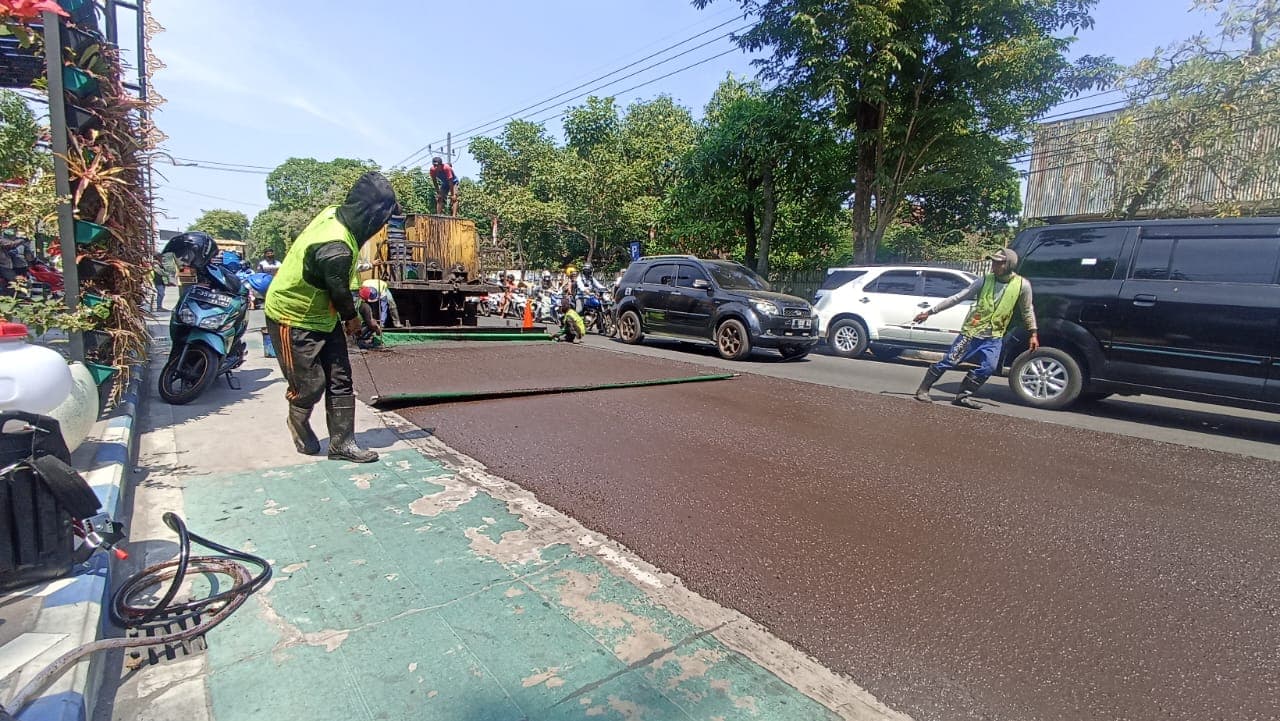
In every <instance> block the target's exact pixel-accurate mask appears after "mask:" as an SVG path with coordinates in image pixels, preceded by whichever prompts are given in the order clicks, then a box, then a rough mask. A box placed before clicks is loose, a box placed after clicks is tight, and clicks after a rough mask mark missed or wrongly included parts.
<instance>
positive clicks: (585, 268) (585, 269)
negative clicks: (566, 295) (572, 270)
mask: <svg viewBox="0 0 1280 721" xmlns="http://www.w3.org/2000/svg"><path fill="white" fill-rule="evenodd" d="M592 270H593V269H592V267H591V264H590V263H583V264H582V276H583V277H584V278H586V279H588V280H590V279H591V271H592Z"/></svg>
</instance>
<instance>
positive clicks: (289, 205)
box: [267, 158, 379, 213]
mask: <svg viewBox="0 0 1280 721" xmlns="http://www.w3.org/2000/svg"><path fill="white" fill-rule="evenodd" d="M378 169H379V168H378V165H377V164H376V163H374V162H373V161H371V160H352V159H351V158H335V159H334V160H330V161H327V162H325V161H320V160H316V159H315V158H289V159H288V160H286V161H284V162H283V163H281V164H280V165H279V166H277V167H276V169H275V170H273V171H271V173H270V174H269V175H268V176H267V199H268V200H270V201H271V207H274V208H276V209H278V210H285V211H291V210H309V211H311V212H312V213H316V212H319V210H320V208H323V207H324V206H326V205H330V204H333V203H339V202H341V201H342V199H343V198H345V197H346V194H347V192H348V191H350V190H351V186H352V185H354V184H355V182H356V180H358V179H359V178H360V176H361V175H363V174H364V173H367V172H369V171H371V170H378Z"/></svg>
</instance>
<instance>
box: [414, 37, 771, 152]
mask: <svg viewBox="0 0 1280 721" xmlns="http://www.w3.org/2000/svg"><path fill="white" fill-rule="evenodd" d="M735 22H738V18H737V17H734V18H731V19H730V20H728V21H726V22H723V23H720V24H719V25H716V26H714V27H712V28H710V29H707V30H704V31H702V32H700V33H698V34H696V35H693V36H692V37H688V38H685V39H684V40H681V41H680V42H678V43H675V44H674V45H669V46H667V47H665V48H663V49H661V50H659V51H657V52H655V53H651V54H649V55H646V56H645V57H643V58H640V59H639V60H636V61H635V62H632V63H628V64H626V65H624V66H622V67H620V68H617V69H616V70H614V71H612V72H609V73H605V74H604V75H601V76H599V77H596V78H593V79H591V80H588V81H587V82H585V83H580V84H578V85H575V86H574V87H572V88H569V89H568V90H565V91H563V92H561V93H558V94H556V95H553V96H551V97H549V98H547V99H545V100H542V101H540V102H537V103H533V104H532V105H527V106H525V107H523V108H520V109H519V110H516V111H514V112H511V113H507V114H505V115H503V116H501V117H499V118H495V119H493V120H490V121H488V122H485V123H481V124H479V125H476V126H473V127H470V128H467V129H465V130H462V131H460V132H459V133H458V134H459V135H466V134H467V133H473V132H475V131H482V130H487V129H489V128H491V127H492V126H494V125H497V124H500V123H505V122H506V121H507V120H508V119H512V118H514V116H517V115H519V114H521V113H524V112H527V111H530V110H532V111H533V112H535V113H539V112H543V111H544V110H546V108H542V109H541V110H537V109H536V108H541V107H542V106H544V105H549V104H551V103H553V102H555V101H556V100H559V99H560V98H563V97H564V96H566V95H568V94H569V93H572V92H574V91H575V90H581V89H582V88H584V87H587V86H588V85H592V84H594V83H597V82H600V81H601V80H605V79H607V78H609V77H612V76H614V75H617V74H618V73H620V72H622V71H623V70H627V69H629V68H632V67H635V66H636V65H639V64H640V63H643V62H645V61H647V60H652V59H653V58H656V57H658V56H659V55H662V54H663V53H666V52H668V51H670V50H674V49H675V48H678V47H680V46H681V45H684V44H685V43H688V42H689V41H691V40H696V39H697V38H699V37H702V36H703V35H706V34H707V33H711V32H714V31H716V30H719V29H720V28H722V27H724V26H726V25H730V24H733V23H735ZM749 27H751V24H747V25H743V26H740V27H738V28H735V29H733V30H731V31H729V32H727V33H724V34H722V35H717V36H716V37H714V38H711V39H710V40H707V41H705V42H703V43H700V44H698V45H695V46H693V47H691V48H688V49H686V50H683V51H681V52H679V53H676V54H675V55H672V56H670V57H668V58H664V59H663V60H660V61H658V62H656V63H652V64H650V65H646V66H645V67H643V68H640V69H639V70H636V71H634V72H631V73H628V74H627V75H624V76H622V77H620V78H616V79H614V80H611V81H610V82H608V83H605V84H603V85H600V86H598V87H596V88H594V89H593V90H591V91H589V92H595V91H596V90H600V89H603V88H606V87H609V86H610V85H614V84H616V83H620V82H622V81H623V80H626V79H628V78H632V77H635V76H636V75H639V74H640V73H642V72H644V71H645V70H650V69H652V68H655V67H658V66H659V65H665V64H666V63H669V62H671V61H672V60H675V59H676V58H679V57H683V56H685V55H688V54H689V53H691V52H693V51H695V50H698V49H701V48H704V47H706V46H707V45H710V44H712V43H714V42H717V41H720V40H723V39H725V38H727V37H730V36H732V35H733V34H734V33H737V32H740V31H742V30H745V29H747V28H749ZM734 49H735V50H736V49H737V48H734ZM664 77H666V76H664ZM580 97H582V95H577V96H574V98H570V99H569V100H574V99H576V98H580ZM565 102H568V101H565ZM481 134H483V133H481ZM468 137H474V136H468ZM440 142H443V141H442V140H437V141H434V142H433V143H428V144H427V145H424V146H422V147H421V148H418V149H417V150H415V151H413V152H412V153H410V154H409V155H407V156H405V158H404V159H402V160H401V161H400V162H398V163H396V164H395V167H403V166H405V165H406V164H408V163H409V162H411V161H413V160H416V159H418V157H419V156H421V155H422V154H423V151H426V150H427V149H428V148H430V147H431V146H432V145H435V144H439V143H440Z"/></svg>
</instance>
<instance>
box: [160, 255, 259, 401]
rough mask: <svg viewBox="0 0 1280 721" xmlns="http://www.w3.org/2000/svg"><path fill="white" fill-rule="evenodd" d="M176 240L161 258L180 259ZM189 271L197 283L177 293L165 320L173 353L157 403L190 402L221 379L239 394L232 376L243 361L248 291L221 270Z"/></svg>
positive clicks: (219, 267)
mask: <svg viewBox="0 0 1280 721" xmlns="http://www.w3.org/2000/svg"><path fill="white" fill-rule="evenodd" d="M180 237H181V236H179V238H180ZM177 240H178V239H177V238H175V239H174V241H170V243H169V245H167V246H165V250H164V252H165V253H171V252H172V253H175V254H176V255H178V257H179V258H182V257H183V256H182V255H181V254H180V253H181V250H182V249H181V248H173V249H171V246H173V245H174V243H175V241H177ZM192 269H193V270H195V272H196V282H195V283H193V284H192V285H190V286H189V287H187V289H186V290H185V291H184V292H183V293H182V296H181V297H180V298H179V299H178V303H177V305H176V306H175V307H174V311H173V315H172V316H171V317H170V319H169V337H170V339H171V340H172V341H173V349H172V350H170V352H169V360H168V361H167V362H166V363H165V364H164V368H163V369H162V370H161V371H160V382H159V391H160V397H161V398H163V399H164V400H165V401H166V402H168V403H171V404H173V405H184V404H186V403H190V402H191V401H193V400H195V399H196V398H198V397H199V396H200V394H201V393H204V391H205V390H206V389H208V387H209V386H210V385H212V384H213V381H214V379H215V378H217V377H218V376H221V375H225V376H226V377H227V385H228V386H230V387H231V388H232V389H238V385H237V384H236V383H235V382H234V379H233V378H232V377H231V371H233V370H235V369H236V368H239V367H240V366H241V365H242V364H243V363H244V361H245V358H246V357H247V355H248V348H247V346H246V345H245V342H244V334H245V331H246V330H247V329H248V325H249V321H248V314H249V288H248V287H247V286H246V285H245V284H243V283H241V282H240V279H239V278H237V277H236V276H235V275H234V274H233V273H232V272H231V271H229V270H228V269H226V268H225V267H223V266H222V265H220V264H215V263H210V264H208V265H204V264H203V263H198V264H197V265H196V266H193V267H192Z"/></svg>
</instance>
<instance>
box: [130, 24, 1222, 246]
mask: <svg viewBox="0 0 1280 721" xmlns="http://www.w3.org/2000/svg"><path fill="white" fill-rule="evenodd" d="M1189 5H1190V0H1100V2H1099V3H1098V6H1097V8H1096V10H1095V12H1094V17H1095V19H1096V21H1097V25H1096V26H1095V28H1094V29H1093V30H1090V31H1084V32H1083V33H1082V34H1081V37H1080V40H1079V42H1078V43H1077V44H1076V51H1077V52H1080V53H1093V54H1109V55H1112V56H1114V57H1115V58H1116V59H1117V60H1119V61H1121V62H1132V61H1134V60H1136V59H1138V58H1140V57H1142V56H1144V55H1147V54H1149V53H1150V52H1151V51H1152V50H1153V49H1154V48H1155V47H1156V46H1158V45H1168V44H1170V43H1173V42H1176V41H1178V40H1181V39H1182V38H1185V37H1187V36H1189V35H1191V34H1194V33H1195V32H1198V31H1201V30H1209V29H1211V26H1212V22H1213V19H1212V17H1211V16H1208V15H1205V14H1201V13H1195V14H1192V13H1188V12H1187V9H1188V7H1189ZM736 9H737V3H734V2H729V1H727V0H721V1H720V2H718V3H713V4H712V5H711V6H709V7H708V8H707V9H706V10H702V11H699V10H697V9H695V8H694V7H693V6H692V5H691V4H690V3H689V2H688V1H687V0H543V1H541V2H528V1H527V0H488V1H486V0H472V1H471V2H447V3H446V2H439V1H438V0H360V1H353V0H348V1H347V2H336V1H335V0H313V1H310V2H302V1H301V0H281V1H278V2H277V1H272V2H264V1H263V0H218V1H217V2H204V1H201V0H152V13H153V15H154V16H155V18H156V20H157V21H158V22H159V23H160V24H161V25H163V26H164V27H165V28H166V32H164V33H161V34H159V35H157V36H156V37H155V39H154V41H153V44H152V49H153V52H154V53H155V55H156V56H157V57H158V58H159V59H160V60H161V61H162V62H163V63H165V65H166V66H167V67H165V68H164V69H162V70H159V71H158V72H157V73H156V74H155V78H154V88H155V89H156V90H157V91H158V92H159V93H160V94H161V95H162V96H164V97H165V98H166V100H167V102H166V103H165V104H164V105H163V106H162V107H161V109H160V111H159V113H158V115H157V122H158V124H159V126H160V129H161V130H162V131H163V132H164V133H166V134H167V135H168V136H169V139H168V141H167V142H166V143H165V147H164V150H166V151H167V152H168V153H170V154H171V155H172V156H174V157H175V158H177V159H180V160H178V162H180V163H187V162H191V161H197V162H200V163H201V165H202V166H203V167H190V166H187V167H174V166H172V165H169V164H168V162H167V160H159V161H157V165H156V170H157V171H158V172H159V173H162V174H163V175H164V177H163V178H161V177H159V176H157V184H158V187H157V195H158V196H159V197H160V198H161V200H160V202H159V203H158V205H159V207H160V208H162V210H163V212H164V213H165V214H166V216H162V217H161V218H160V227H162V228H186V226H187V225H188V224H190V223H191V222H193V221H194V220H195V219H196V218H197V217H198V216H199V215H200V213H201V212H202V210H205V209H212V208H228V209H233V210H240V211H243V212H245V213H246V214H247V215H248V216H249V217H250V219H252V218H253V215H254V214H255V213H257V212H258V211H259V210H261V209H262V208H265V207H266V205H267V197H266V191H265V185H264V180H265V175H264V174H263V173H265V172H266V170H260V169H259V168H258V167H246V166H260V167H261V168H265V169H270V168H272V167H275V166H276V165H278V164H279V163H281V162H283V161H284V160H286V159H287V158H289V157H291V156H298V157H315V158H318V159H321V160H329V159H332V158H334V157H353V158H370V159H373V160H375V161H377V162H378V163H380V164H382V165H384V166H389V165H391V164H393V163H398V162H400V161H401V160H403V159H405V158H406V157H407V156H409V155H410V154H411V153H413V152H414V151H416V150H418V149H419V148H420V147H421V146H424V145H427V144H428V143H432V142H435V141H440V140H443V139H444V137H445V134H446V133H447V132H453V133H454V134H455V137H456V138H459V139H460V140H461V139H462V138H461V131H463V130H465V129H467V128H471V127H473V126H477V125H480V124H482V123H485V122H487V121H491V120H495V119H500V118H504V117H508V116H510V115H511V113H513V112H515V111H517V110H519V109H521V108H524V107H526V106H529V105H531V104H534V103H537V102H539V101H541V100H543V99H546V98H549V97H551V96H554V95H556V94H557V93H560V92H561V91H565V90H568V89H569V88H572V87H574V86H576V85H578V84H580V83H583V82H586V81H588V80H591V79H593V78H596V77H597V76H601V75H604V74H606V73H608V72H610V71H612V70H614V69H616V68H619V67H621V66H623V65H626V64H628V63H631V62H633V61H636V60H639V59H640V58H642V57H644V56H646V55H649V54H651V53H654V52H657V51H659V50H661V49H663V48H664V47H666V46H668V45H672V44H675V43H677V42H679V41H681V40H683V39H685V38H688V37H690V36H692V35H694V34H697V33H700V32H703V31H707V30H711V29H712V28H714V27H715V26H717V25H720V24H721V23H726V22H730V21H732V20H733V19H734V18H735V17H736V16H737V10H736ZM128 15H129V13H127V12H123V11H122V16H121V17H122V20H125V19H126V18H127V17H128ZM741 24H742V23H741V22H731V23H730V24H728V25H725V26H724V27H722V28H720V29H717V30H712V31H711V32H708V33H707V34H705V35H703V36H701V37H700V38H698V39H697V40H694V41H692V42H690V43H688V44H686V45H682V46H680V47H679V48H677V49H675V50H672V51H670V52H667V53H665V54H663V55H661V56H659V57H656V58H654V59H653V60H649V61H646V62H644V63H640V64H638V65H636V66H635V67H633V68H631V69H629V70H627V71H624V72H623V73H621V74H622V75H625V74H628V73H632V72H634V71H636V70H638V69H640V68H642V67H644V66H645V65H649V64H651V63H654V62H658V61H660V60H662V59H664V58H666V57H669V56H671V55H673V54H675V53H677V52H681V51H683V50H686V49H688V48H690V47H692V46H694V45H697V44H700V43H703V42H706V41H708V40H713V39H715V38H716V37H717V36H719V35H721V34H723V33H725V32H727V31H729V30H733V29H736V28H738V27H740V26H741ZM129 25H130V23H129V22H127V21H126V22H122V26H121V34H122V36H126V37H128V35H126V33H130V32H132V29H131V28H130V27H129ZM122 45H124V46H125V48H126V52H131V50H130V43H128V42H122ZM731 48H732V46H731V44H730V42H729V40H728V39H727V38H726V39H721V40H715V41H714V42H712V43H711V44H709V45H706V46H705V47H703V48H701V49H698V50H693V51H692V52H689V53H688V54H687V55H684V56H682V57H680V58H678V59H675V60H672V61H671V62H668V63H665V64H662V65H659V66H657V67H654V68H652V69H650V70H646V71H643V72H641V73H639V74H637V75H635V76H634V77H631V78H628V79H626V80H621V81H618V82H617V83H616V84H614V85H610V86H608V87H605V88H602V89H600V90H598V91H597V92H596V93H595V94H598V95H608V94H613V93H617V92H618V91H620V90H623V89H626V88H630V87H632V86H633V85H637V84H640V83H644V82H646V81H649V80H654V79H655V78H657V77H658V76H660V75H663V74H666V73H670V72H672V71H674V70H678V69H680V68H683V67H685V66H687V65H690V64H693V63H697V62H698V61H700V60H703V59H706V58H710V57H712V56H715V55H719V54H720V53H723V52H725V51H726V50H730V49H731ZM727 73H736V74H739V75H752V74H754V71H753V69H752V68H751V66H750V62H749V58H747V57H746V56H745V55H743V54H742V53H740V52H737V51H733V52H730V53H729V54H727V55H724V56H722V57H719V58H716V59H713V60H709V61H708V62H705V63H703V64H700V65H698V66H697V67H694V68H692V69H689V70H687V71H684V72H679V73H677V74H674V75H672V76H671V77H668V78H665V79H661V80H657V81H656V82H653V83H651V84H648V85H645V86H644V87H642V88H639V89H637V90H634V91H631V92H627V93H624V94H621V95H620V96H619V101H620V102H621V103H622V104H624V105H625V104H627V103H629V102H630V101H632V100H635V99H639V98H649V97H653V96H654V95H657V94H660V93H666V94H669V95H671V96H672V97H674V98H675V99H676V101H678V102H680V103H681V104H683V105H685V106H687V107H689V108H691V109H692V110H693V111H694V114H695V116H696V115H700V114H701V109H702V107H703V105H704V104H705V103H706V101H707V100H708V99H709V98H710V96H711V93H712V92H713V91H714V89H715V87H716V85H717V84H718V83H719V82H720V81H721V80H722V79H723V78H724V77H725V75H726V74H727ZM612 80H615V78H613V77H611V78H609V79H607V80H604V81H601V83H607V82H610V81H612ZM592 87H595V85H589V86H587V87H586V88H583V89H582V90H580V91H575V92H572V93H569V94H568V95H567V96H566V97H565V98H564V99H562V100H560V101H559V102H557V103H555V104H552V105H548V106H540V108H541V109H535V110H533V111H529V112H526V113H521V114H520V115H519V117H531V118H532V119H535V120H538V119H542V118H546V117H549V116H554V115H556V114H557V113H559V112H560V111H561V110H563V108H564V104H565V102H566V101H568V99H569V98H570V97H571V96H573V95H577V94H578V93H579V92H582V91H585V90H587V89H589V88H592ZM1117 97H1118V96H1115V95H1112V96H1106V97H1101V98H1094V99H1085V100H1082V101H1079V102H1076V103H1074V104H1068V105H1065V106H1064V107H1063V110H1071V109H1073V108H1080V107H1086V106H1090V105H1097V104H1099V103H1103V102H1106V101H1108V100H1113V99H1116V98H1117ZM581 102H583V101H582V100H581V99H579V100H575V101H572V104H578V103H581ZM548 127H549V128H551V129H552V130H553V131H555V132H558V131H559V124H558V123H557V122H556V121H555V120H554V119H552V120H551V121H550V122H549V124H548ZM490 132H491V131H490ZM458 145H465V142H462V143H457V144H455V149H457V147H458ZM427 159H428V160H429V156H428V157H427ZM212 163H221V164H226V165H224V166H222V167H224V168H226V167H227V166H236V167H234V168H231V169H224V170H213V169H210V168H212V167H219V166H216V165H212ZM455 167H456V168H457V169H458V171H459V173H460V174H462V175H472V174H474V173H475V172H476V171H477V170H478V168H477V166H476V165H475V163H473V162H472V161H471V160H470V158H468V157H467V156H466V155H465V153H464V154H463V155H462V156H461V157H460V158H459V159H458V161H457V162H456V163H455Z"/></svg>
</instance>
